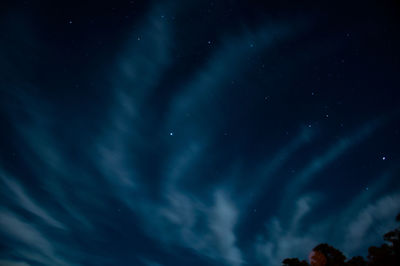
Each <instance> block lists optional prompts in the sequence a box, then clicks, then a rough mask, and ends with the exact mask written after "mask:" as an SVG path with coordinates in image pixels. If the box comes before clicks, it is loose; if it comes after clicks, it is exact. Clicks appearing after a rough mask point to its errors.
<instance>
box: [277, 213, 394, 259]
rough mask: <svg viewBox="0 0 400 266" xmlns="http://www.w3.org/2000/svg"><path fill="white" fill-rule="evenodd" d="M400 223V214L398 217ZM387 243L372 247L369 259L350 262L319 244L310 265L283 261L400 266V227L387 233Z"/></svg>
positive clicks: (337, 251)
mask: <svg viewBox="0 0 400 266" xmlns="http://www.w3.org/2000/svg"><path fill="white" fill-rule="evenodd" d="M396 221H397V222H400V213H399V214H398V215H397V216H396ZM383 239H384V240H385V241H386V242H387V243H384V244H382V245H381V246H380V247H374V246H372V247H370V248H369V249H368V256H367V259H364V258H363V257H361V256H356V257H353V258H351V259H349V260H348V261H346V257H345V256H344V255H343V253H342V252H341V251H339V250H338V249H336V248H334V247H332V246H330V245H328V244H319V245H318V246H316V247H315V248H314V249H313V251H312V252H311V254H310V263H308V262H306V261H305V260H302V261H300V260H299V259H297V258H289V259H285V260H283V262H282V263H283V266H399V265H400V227H398V228H396V229H394V230H392V231H390V232H388V233H386V234H385V235H384V236H383Z"/></svg>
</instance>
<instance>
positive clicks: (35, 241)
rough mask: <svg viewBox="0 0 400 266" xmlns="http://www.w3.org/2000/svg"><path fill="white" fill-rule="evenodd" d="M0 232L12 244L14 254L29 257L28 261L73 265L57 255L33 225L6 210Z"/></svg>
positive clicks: (0, 216)
mask: <svg viewBox="0 0 400 266" xmlns="http://www.w3.org/2000/svg"><path fill="white" fill-rule="evenodd" d="M0 230H1V231H2V232H3V234H5V235H6V236H7V237H8V238H9V239H10V241H11V242H9V243H14V244H12V245H13V246H12V252H13V253H15V254H16V255H17V256H18V255H27V254H30V255H29V257H25V258H27V259H30V260H33V261H36V262H39V263H42V264H44V265H60V266H62V265H71V263H70V262H67V261H65V260H64V259H62V258H61V257H59V255H57V253H56V251H55V248H54V245H55V243H51V242H50V241H49V240H48V239H47V238H46V237H45V236H44V235H43V234H42V233H41V232H40V231H38V230H37V229H36V228H35V227H34V226H33V225H30V224H28V223H26V222H24V221H22V220H21V219H20V218H19V217H17V216H16V215H14V214H12V213H11V212H8V211H6V210H0Z"/></svg>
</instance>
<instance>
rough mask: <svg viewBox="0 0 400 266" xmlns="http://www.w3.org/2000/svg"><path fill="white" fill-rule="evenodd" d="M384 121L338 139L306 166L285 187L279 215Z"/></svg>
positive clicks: (380, 120) (363, 127)
mask: <svg viewBox="0 0 400 266" xmlns="http://www.w3.org/2000/svg"><path fill="white" fill-rule="evenodd" d="M385 121H386V119H376V120H373V121H370V122H369V123H367V124H366V125H364V126H362V127H361V128H359V129H358V130H357V131H356V132H355V133H354V134H352V135H350V136H349V137H346V138H342V139H340V140H339V141H338V142H337V143H335V144H333V145H332V146H331V148H329V149H328V150H327V151H326V152H325V153H324V154H322V155H320V156H315V158H314V159H313V160H312V161H311V163H310V164H309V165H307V166H306V167H305V168H304V169H303V170H302V171H301V172H300V174H298V175H297V176H296V177H295V178H294V179H293V180H291V181H289V182H288V185H287V186H286V187H285V189H284V192H283V195H285V197H284V198H283V201H282V203H281V207H280V210H281V214H282V212H284V211H285V210H288V209H290V204H291V202H292V200H291V199H293V198H296V197H297V195H298V194H299V193H300V192H301V190H302V189H303V188H304V187H305V186H306V185H307V184H309V183H310V182H311V181H312V180H313V179H314V178H316V177H317V176H318V174H319V173H320V172H322V171H323V170H324V169H326V167H327V166H328V165H329V164H331V163H332V162H334V161H335V160H337V159H339V158H340V156H341V155H342V154H344V153H345V152H346V151H348V150H349V149H350V148H351V147H353V146H355V145H357V144H359V143H360V142H362V141H363V140H365V139H366V138H367V137H369V136H370V135H372V134H373V133H374V132H375V130H376V129H377V128H378V127H379V126H381V125H382V124H383V123H384V122H385Z"/></svg>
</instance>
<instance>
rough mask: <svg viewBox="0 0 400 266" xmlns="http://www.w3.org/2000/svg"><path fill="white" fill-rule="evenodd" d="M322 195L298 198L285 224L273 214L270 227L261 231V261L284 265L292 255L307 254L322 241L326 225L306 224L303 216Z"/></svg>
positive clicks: (303, 256) (259, 237)
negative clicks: (303, 223) (310, 226)
mask: <svg viewBox="0 0 400 266" xmlns="http://www.w3.org/2000/svg"><path fill="white" fill-rule="evenodd" d="M317 199H318V197H311V196H309V195H308V196H304V197H300V198H299V199H297V200H296V202H295V203H296V208H295V210H294V212H293V215H292V217H291V219H290V222H289V223H288V224H289V226H288V227H286V228H285V227H283V223H282V221H280V220H279V219H278V218H276V217H275V218H272V219H271V220H270V221H269V222H268V223H267V224H266V231H267V232H265V233H264V234H263V235H259V236H258V238H257V242H256V243H255V246H254V248H255V252H256V254H257V256H258V260H259V262H260V263H261V264H266V265H280V264H281V263H282V261H283V259H285V258H288V257H299V258H305V257H306V256H307V254H308V253H309V252H310V250H311V249H312V248H313V247H314V246H316V245H317V244H318V242H319V241H320V239H321V233H322V232H324V230H323V227H324V226H321V225H319V226H315V227H313V228H311V229H310V228H304V227H302V224H301V221H302V219H303V218H304V217H305V216H306V215H307V214H309V213H310V212H311V210H312V208H311V206H312V205H313V204H315V202H316V201H317Z"/></svg>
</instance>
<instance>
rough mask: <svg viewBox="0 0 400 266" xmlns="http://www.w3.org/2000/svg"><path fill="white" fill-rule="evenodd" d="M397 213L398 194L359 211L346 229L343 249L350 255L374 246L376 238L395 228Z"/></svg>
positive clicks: (399, 210) (399, 198)
mask: <svg viewBox="0 0 400 266" xmlns="http://www.w3.org/2000/svg"><path fill="white" fill-rule="evenodd" d="M399 212H400V194H393V195H388V196H383V197H382V198H380V199H379V200H377V201H376V202H375V203H373V204H369V205H368V206H367V207H365V208H363V209H361V210H359V212H358V215H357V216H356V219H355V220H353V221H352V222H351V223H350V224H349V225H348V227H347V232H346V234H345V235H346V238H345V244H344V249H345V250H346V251H347V252H349V253H352V252H354V251H355V250H357V249H360V248H361V247H362V248H366V247H367V246H369V245H372V244H374V240H375V239H376V237H380V236H382V235H383V234H384V233H386V232H387V231H389V230H391V229H393V228H395V226H396V223H395V220H394V214H396V213H399ZM371 236H372V237H371Z"/></svg>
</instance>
